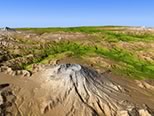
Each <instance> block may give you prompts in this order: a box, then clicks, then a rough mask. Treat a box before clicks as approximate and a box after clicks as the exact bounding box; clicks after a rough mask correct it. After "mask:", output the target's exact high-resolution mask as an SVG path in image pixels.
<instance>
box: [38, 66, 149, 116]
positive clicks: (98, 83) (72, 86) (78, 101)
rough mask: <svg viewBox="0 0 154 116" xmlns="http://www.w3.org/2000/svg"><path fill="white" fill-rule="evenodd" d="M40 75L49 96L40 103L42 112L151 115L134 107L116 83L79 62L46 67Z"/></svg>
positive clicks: (91, 115)
mask: <svg viewBox="0 0 154 116" xmlns="http://www.w3.org/2000/svg"><path fill="white" fill-rule="evenodd" d="M43 72H44V73H42V75H41V76H40V79H41V81H42V85H41V87H42V88H47V92H48V94H49V95H50V97H48V99H46V100H45V101H44V103H43V105H42V113H43V114H52V115H59V116H95V115H96V116H97V115H100V116H131V115H133V116H140V115H141V116H142V114H143V113H144V114H145V113H147V115H146V116H150V113H149V110H147V108H145V107H144V108H143V107H137V106H136V105H134V104H132V103H130V102H129V101H127V100H126V99H125V98H128V97H129V96H128V95H127V94H126V93H125V90H124V89H123V88H122V87H121V86H120V85H118V84H116V83H113V82H111V81H110V80H109V79H108V78H106V77H104V76H103V75H100V74H98V73H97V72H96V71H94V70H91V69H89V68H87V67H83V66H80V65H78V64H61V65H56V66H53V67H48V68H46V69H45V70H44V71H43Z"/></svg>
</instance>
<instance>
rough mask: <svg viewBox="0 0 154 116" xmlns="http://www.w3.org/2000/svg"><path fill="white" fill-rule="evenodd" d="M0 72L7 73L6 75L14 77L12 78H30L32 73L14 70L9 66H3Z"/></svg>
mask: <svg viewBox="0 0 154 116" xmlns="http://www.w3.org/2000/svg"><path fill="white" fill-rule="evenodd" d="M0 72H5V73H6V74H9V75H12V76H21V77H30V76H31V72H30V71H27V70H12V68H10V67H8V66H1V67H0Z"/></svg>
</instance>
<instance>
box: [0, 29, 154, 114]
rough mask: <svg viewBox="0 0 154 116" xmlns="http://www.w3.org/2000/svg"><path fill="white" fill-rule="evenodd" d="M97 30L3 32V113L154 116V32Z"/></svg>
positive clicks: (0, 49)
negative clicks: (143, 35)
mask: <svg viewBox="0 0 154 116" xmlns="http://www.w3.org/2000/svg"><path fill="white" fill-rule="evenodd" d="M85 30H86V29H85ZM87 30H88V29H87ZM97 30H101V31H102V30H103V32H96V31H95V30H92V31H91V30H90V32H82V31H78V30H77V31H72V30H71V31H70V30H69V31H68V30H67V31H65V30H62V29H60V30H56V31H55V30H54V29H51V30H50V32H49V31H48V30H45V31H43V32H42V30H41V31H36V30H22V29H17V30H13V29H10V28H7V29H5V30H1V31H0V116H154V80H153V79H154V77H153V75H154V70H153V68H154V65H153V64H154V51H153V50H154V49H153V48H154V40H153V36H152V37H151V35H152V34H153V30H152V29H142V28H141V29H140V28H133V27H131V28H128V27H116V28H113V27H98V28H97ZM106 30H109V31H111V32H113V33H116V34H117V33H118V34H119V33H120V34H126V35H127V36H124V35H123V36H122V37H121V38H122V40H119V41H118V42H117V41H115V38H112V37H111V35H110V34H109V35H105V34H106V33H107V32H106ZM128 33H129V34H130V33H131V34H132V33H133V34H134V33H135V37H134V35H133V37H134V39H136V40H131V39H132V38H131V37H132V36H131V37H130V38H128V39H130V40H131V41H126V40H124V39H123V38H127V37H128V36H129V34H128ZM136 33H137V34H136ZM142 33H144V34H150V36H148V39H149V38H150V39H149V40H143V39H142V38H141V37H138V36H140V34H142ZM107 34H108V33H107ZM138 34H139V35H138ZM136 35H137V36H136ZM146 37H147V36H146ZM93 38H94V39H93ZM117 38H120V37H117ZM121 38H120V39H121ZM151 38H152V39H151ZM111 39H112V40H111ZM113 39H114V41H113ZM140 39H141V40H140ZM74 46H77V47H75V48H74ZM115 48H116V49H115ZM93 49H94V51H93ZM99 49H101V51H103V50H104V49H105V50H106V51H105V52H103V55H101V54H100V52H97V50H99ZM108 49H109V50H111V52H112V50H113V49H114V50H118V49H121V50H123V49H124V50H126V51H128V53H129V54H130V55H127V54H126V51H120V53H124V52H125V55H121V54H118V53H119V52H117V51H116V52H112V54H114V56H112V55H108V54H109V53H111V52H109V53H108V52H107V50H108ZM79 50H80V51H79ZM117 54H118V55H117ZM134 54H135V55H134ZM117 56H118V57H117ZM119 56H120V57H119ZM121 57H122V58H121ZM129 57H130V59H128V61H127V60H126V59H127V58H129ZM117 58H118V60H117ZM124 59H125V60H124ZM131 59H134V60H131ZM129 61H132V62H133V63H130V62H129ZM139 62H140V63H141V64H142V65H141V67H139V66H140V65H138V63H139ZM140 63H139V64H140ZM132 67H134V68H133V69H131V68H132ZM145 67H148V68H145ZM149 67H150V68H149ZM126 68H127V69H126ZM140 68H141V70H140ZM144 71H145V72H144Z"/></svg>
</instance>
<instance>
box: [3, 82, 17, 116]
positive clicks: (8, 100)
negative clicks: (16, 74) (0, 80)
mask: <svg viewBox="0 0 154 116" xmlns="http://www.w3.org/2000/svg"><path fill="white" fill-rule="evenodd" d="M8 86H9V84H0V116H10V115H12V113H11V110H10V109H11V108H10V107H12V106H13V103H14V101H15V99H16V97H15V96H14V95H13V93H12V92H11V90H10V89H9V88H8Z"/></svg>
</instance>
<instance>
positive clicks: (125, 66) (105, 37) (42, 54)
mask: <svg viewBox="0 0 154 116" xmlns="http://www.w3.org/2000/svg"><path fill="white" fill-rule="evenodd" d="M128 28H129V27H112V26H106V27H71V28H20V29H17V30H22V31H30V32H33V33H36V34H39V35H42V34H43V33H60V32H63V33H65V32H66V33H77V32H78V33H83V34H89V35H91V37H90V38H85V39H84V40H61V41H59V42H54V41H51V42H46V43H41V42H38V41H29V40H24V41H20V42H21V43H24V44H32V45H33V44H36V45H40V46H39V47H32V48H31V49H26V50H25V52H24V53H26V54H25V55H27V54H34V55H35V60H33V61H32V62H31V63H27V64H22V65H21V66H22V67H23V68H25V69H28V70H29V69H31V66H32V64H34V63H38V64H41V63H42V64H47V63H48V61H49V60H52V59H57V58H58V59H63V58H65V57H76V58H78V59H81V57H83V56H84V60H86V57H89V56H91V55H92V54H95V56H96V57H97V56H99V57H102V58H105V59H109V60H110V61H111V62H114V66H111V68H110V69H111V70H112V72H113V73H115V74H118V75H123V76H126V77H130V78H132V79H146V78H148V79H154V61H148V60H145V59H142V58H140V57H139V56H138V55H137V53H138V52H139V51H143V52H145V53H148V52H149V51H151V49H150V47H149V48H147V47H144V46H141V47H139V48H138V46H137V45H136V43H137V44H138V43H140V42H142V43H143V44H144V45H145V46H148V45H149V44H151V43H152V44H153V43H154V34H153V33H147V32H139V33H136V32H135V31H128V30H127V29H128ZM120 42H124V43H126V44H128V48H125V46H124V47H121V46H119V43H120ZM85 43H88V44H85ZM130 44H133V45H132V46H135V47H134V48H132V47H129V45H130ZM136 46H137V47H136ZM135 48H136V49H135ZM137 48H138V49H137ZM137 50H138V51H137ZM23 55H24V54H23ZM81 60H83V59H81ZM95 65H100V64H95Z"/></svg>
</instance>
